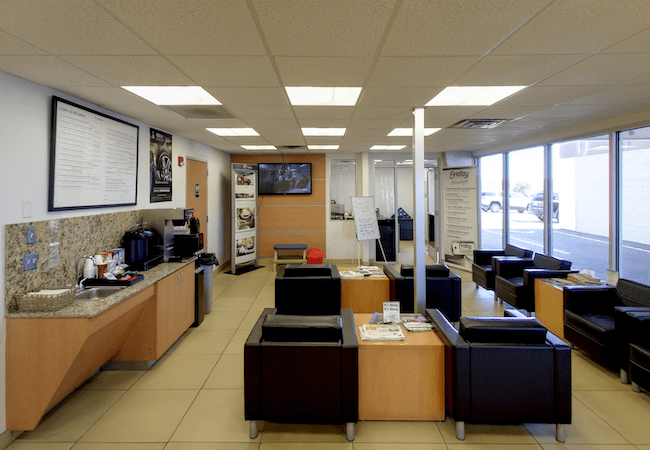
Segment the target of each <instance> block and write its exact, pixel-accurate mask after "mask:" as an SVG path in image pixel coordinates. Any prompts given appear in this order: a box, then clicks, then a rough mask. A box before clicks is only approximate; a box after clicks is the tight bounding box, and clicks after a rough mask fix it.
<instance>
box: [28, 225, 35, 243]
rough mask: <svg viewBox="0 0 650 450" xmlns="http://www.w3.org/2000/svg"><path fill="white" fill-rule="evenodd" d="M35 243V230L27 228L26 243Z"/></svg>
mask: <svg viewBox="0 0 650 450" xmlns="http://www.w3.org/2000/svg"><path fill="white" fill-rule="evenodd" d="M34 242H36V228H34V227H29V228H27V243H28V244H33V243H34Z"/></svg>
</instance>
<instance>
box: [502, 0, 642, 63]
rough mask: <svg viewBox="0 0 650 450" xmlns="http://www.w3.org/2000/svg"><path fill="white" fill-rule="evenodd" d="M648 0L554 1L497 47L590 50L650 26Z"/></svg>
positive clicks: (510, 50) (526, 50)
mask: <svg viewBox="0 0 650 450" xmlns="http://www.w3.org/2000/svg"><path fill="white" fill-rule="evenodd" d="M648 17H650V2H648V1H646V0H617V1H609V0H570V1H554V2H552V3H550V5H549V6H548V7H546V8H545V9H544V10H543V11H541V12H540V13H539V14H537V15H536V16H535V17H533V18H532V19H531V20H530V21H529V22H528V23H526V24H525V25H524V26H523V27H521V28H520V29H519V30H517V31H516V32H515V33H514V34H513V35H512V36H510V37H509V38H508V39H506V40H505V41H504V42H503V43H502V44H501V45H499V46H498V47H497V48H496V49H495V50H493V52H492V54H493V55H499V54H511V55H513V54H516V55H526V54H528V55H531V54H589V53H595V52H598V51H600V50H602V49H604V48H606V47H609V46H611V45H612V44H615V43H617V42H619V41H621V40H623V39H625V38H627V37H629V36H631V35H633V34H634V33H637V32H639V31H641V30H643V29H645V28H647V27H648Z"/></svg>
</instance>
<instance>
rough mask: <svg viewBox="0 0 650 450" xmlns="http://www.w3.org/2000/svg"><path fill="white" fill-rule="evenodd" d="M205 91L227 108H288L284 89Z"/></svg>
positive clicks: (213, 89)
mask: <svg viewBox="0 0 650 450" xmlns="http://www.w3.org/2000/svg"><path fill="white" fill-rule="evenodd" d="M203 89H205V90H206V91H208V92H209V93H210V94H212V95H213V96H214V97H215V98H216V99H217V100H219V101H220V102H221V103H223V104H224V105H226V106H288V105H289V100H288V99H287V94H286V92H285V90H284V89H282V88H253V87H246V88H237V87H211V86H203Z"/></svg>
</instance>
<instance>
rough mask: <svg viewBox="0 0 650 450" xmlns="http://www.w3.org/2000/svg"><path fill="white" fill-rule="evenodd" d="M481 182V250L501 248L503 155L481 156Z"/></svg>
mask: <svg viewBox="0 0 650 450" xmlns="http://www.w3.org/2000/svg"><path fill="white" fill-rule="evenodd" d="M480 171H481V172H480V180H481V230H480V233H481V248H485V249H498V248H503V210H502V207H501V191H502V190H503V154H502V153H499V154H498V155H490V156H483V157H482V158H481V160H480Z"/></svg>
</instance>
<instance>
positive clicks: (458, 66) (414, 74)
mask: <svg viewBox="0 0 650 450" xmlns="http://www.w3.org/2000/svg"><path fill="white" fill-rule="evenodd" d="M477 60H478V58H476V57H470V56H461V57H453V56H450V57H445V56H430V57H380V58H379V59H378V61H377V65H376V66H375V70H374V71H373V73H372V76H371V77H370V81H369V82H368V87H402V88H404V87H417V88H420V87H441V88H444V87H446V86H449V85H450V84H451V83H452V82H453V81H454V80H456V79H457V78H458V77H459V76H461V75H462V74H463V73H464V72H465V71H467V69H469V68H470V67H471V66H472V64H474V63H475V62H476V61H477Z"/></svg>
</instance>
